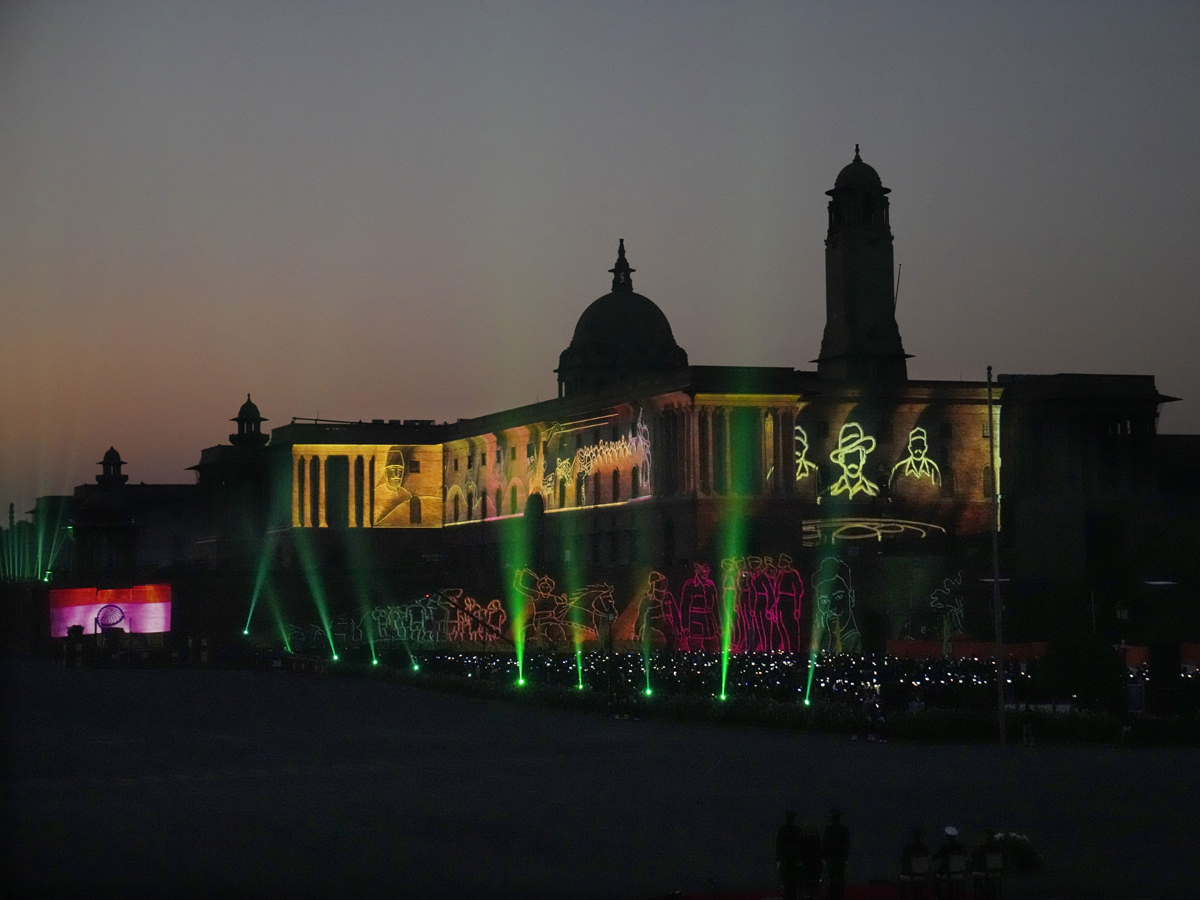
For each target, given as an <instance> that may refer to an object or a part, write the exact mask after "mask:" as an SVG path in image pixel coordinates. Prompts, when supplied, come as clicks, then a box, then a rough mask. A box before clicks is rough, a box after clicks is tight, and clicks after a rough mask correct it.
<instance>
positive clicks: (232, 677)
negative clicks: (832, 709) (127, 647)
mask: <svg viewBox="0 0 1200 900" xmlns="http://www.w3.org/2000/svg"><path fill="white" fill-rule="evenodd" d="M4 678H5V684H4V688H5V692H4V694H5V700H6V704H5V707H6V712H7V717H6V718H7V722H6V733H5V745H6V748H7V750H8V754H7V758H6V760H5V771H4V781H3V801H2V802H3V817H4V826H5V832H6V833H5V834H4V836H3V848H2V850H0V853H2V854H3V856H2V858H0V859H2V862H3V864H4V866H5V873H4V876H5V878H4V880H5V883H6V885H14V884H15V885H17V886H19V887H20V888H22V893H28V894H37V895H43V894H45V893H54V894H57V893H65V892H73V891H74V890H75V889H79V888H81V889H83V890H84V891H86V892H87V893H86V894H85V893H81V894H80V896H85V895H95V894H96V893H102V894H103V895H106V896H107V895H111V894H112V893H113V892H114V890H118V889H121V890H125V889H127V890H128V891H129V892H131V893H133V894H136V895H143V894H147V895H149V894H152V895H155V896H167V897H180V896H195V895H196V894H198V893H209V894H211V895H213V896H227V895H231V894H237V895H241V894H243V893H244V894H255V895H257V896H263V897H266V896H304V897H308V896H326V897H353V896H363V897H375V896H395V897H418V898H419V897H454V898H460V897H461V898H474V897H615V898H639V897H651V896H654V895H655V894H660V893H665V892H668V891H672V890H682V891H684V892H688V893H703V892H708V893H715V892H735V891H743V890H747V889H755V888H759V887H769V886H771V885H772V883H773V876H774V864H773V860H772V845H773V839H774V831H775V828H776V826H777V824H778V821H779V818H780V814H781V811H782V809H783V808H784V806H786V805H789V804H790V805H794V806H795V807H796V808H797V809H798V810H799V811H800V816H801V818H802V819H804V818H813V819H816V820H820V819H823V818H824V815H825V813H826V811H827V810H828V809H829V807H830V806H832V805H837V806H839V807H841V809H842V810H843V811H844V813H845V818H846V820H847V822H848V824H849V826H850V828H851V833H852V840H853V853H852V857H851V866H850V868H851V871H850V875H851V880H853V881H860V882H862V881H866V880H868V879H870V878H873V877H892V876H894V875H895V872H896V859H897V856H898V852H899V848H900V846H901V844H902V843H903V840H904V837H905V832H906V828H907V826H909V825H910V824H921V825H923V826H924V827H925V828H926V833H927V836H929V837H932V836H933V832H934V830H935V829H937V830H940V828H941V826H943V825H945V824H947V823H953V824H955V825H957V826H958V827H959V828H960V829H965V834H966V835H967V836H968V838H969V839H970V841H971V842H972V843H973V842H974V840H975V839H976V837H977V833H978V832H979V831H980V830H981V829H982V828H983V827H985V826H991V827H997V828H1011V829H1013V830H1017V831H1021V832H1025V833H1028V834H1029V835H1030V836H1031V837H1032V838H1033V840H1034V841H1035V843H1036V844H1037V845H1038V847H1039V848H1040V849H1041V850H1042V852H1043V854H1044V857H1045V860H1046V864H1045V868H1044V871H1043V872H1042V874H1041V875H1040V876H1038V877H1037V878H1036V879H1030V880H1020V881H1015V882H1012V883H1010V884H1009V890H1008V891H1007V892H1006V893H1007V895H1008V896H1009V897H1015V896H1036V897H1062V896H1064V895H1066V896H1077V897H1090V896H1109V897H1149V896H1164V895H1165V896H1179V897H1196V896H1200V750H1198V749H1114V748H1097V747H1079V748H1068V747H1033V748H1027V747H1012V748H1009V749H1008V751H1007V752H1001V751H1000V749H999V748H994V747H967V746H947V745H930V746H921V745H914V744H899V743H892V744H886V745H882V744H871V743H866V742H850V741H847V740H846V739H844V738H834V737H824V736H814V735H797V734H787V733H781V732H773V731H761V730H752V729H740V728H725V727H718V726H709V725H699V724H671V723H662V722H638V721H623V720H613V719H610V718H602V717H597V716H589V715H587V714H582V713H574V712H562V711H555V710H543V709H535V708H530V707H524V706H516V705H510V704H505V703H500V702H486V701H480V700H475V699H471V698H465V697H460V696H447V695H439V694H434V693H426V692H423V691H419V690H415V689H411V688H404V687H397V686H391V685H385V684H380V683H370V682H365V681H357V680H350V679H340V678H322V677H319V676H309V675H297V674H284V673H256V672H235V671H215V670H214V671H204V670H142V671H138V670H74V669H63V668H60V667H58V666H56V665H54V664H52V663H49V662H46V661H44V660H40V659H33V658H29V657H8V658H6V660H5V662H4Z"/></svg>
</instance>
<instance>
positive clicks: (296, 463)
mask: <svg viewBox="0 0 1200 900" xmlns="http://www.w3.org/2000/svg"><path fill="white" fill-rule="evenodd" d="M302 465H304V457H303V456H293V457H292V527H293V528H298V527H300V526H301V525H303V524H304V523H303V522H301V521H300V466H302Z"/></svg>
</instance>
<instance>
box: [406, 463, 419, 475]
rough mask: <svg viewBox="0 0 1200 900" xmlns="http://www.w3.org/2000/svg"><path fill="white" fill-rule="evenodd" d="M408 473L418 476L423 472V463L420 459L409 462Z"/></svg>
mask: <svg viewBox="0 0 1200 900" xmlns="http://www.w3.org/2000/svg"><path fill="white" fill-rule="evenodd" d="M408 471H410V472H412V473H414V474H416V473H417V472H420V471H421V461H420V460H419V459H410V460H409V461H408Z"/></svg>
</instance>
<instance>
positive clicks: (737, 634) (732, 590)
mask: <svg viewBox="0 0 1200 900" xmlns="http://www.w3.org/2000/svg"><path fill="white" fill-rule="evenodd" d="M739 562H740V560H735V559H729V558H726V559H723V560H721V622H720V625H719V627H720V628H729V629H730V635H729V652H730V653H741V652H742V651H743V650H745V649H746V631H745V627H744V626H743V624H742V615H741V607H742V602H741V601H742V596H741V588H742V584H741V581H742V578H741V575H742V573H741V567H740V566H739ZM727 616H728V617H729V619H730V620H731V621H729V622H726V621H725V617H727Z"/></svg>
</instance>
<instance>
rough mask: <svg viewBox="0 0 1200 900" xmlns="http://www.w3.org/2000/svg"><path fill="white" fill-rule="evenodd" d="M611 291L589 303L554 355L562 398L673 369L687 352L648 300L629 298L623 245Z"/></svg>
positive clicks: (681, 364) (630, 286)
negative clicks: (565, 343)
mask: <svg viewBox="0 0 1200 900" xmlns="http://www.w3.org/2000/svg"><path fill="white" fill-rule="evenodd" d="M609 271H610V272H612V273H613V282H612V291H611V292H610V293H607V294H605V295H604V296H603V297H600V298H599V299H597V300H596V301H594V302H593V303H592V304H591V305H590V306H588V308H587V309H585V310H584V311H583V315H581V316H580V317H579V321H578V322H577V323H576V325H575V334H574V335H573V336H572V338H571V346H569V347H568V348H567V349H566V350H564V351H563V352H562V354H561V356H559V364H558V369H557V372H558V382H559V387H560V389H561V392H562V394H563V395H566V394H572V393H577V392H579V391H584V390H593V389H597V388H602V387H605V386H607V385H610V384H614V383H616V382H619V381H623V380H625V379H627V378H631V377H636V376H639V375H644V374H649V373H652V372H665V371H670V370H672V369H679V368H682V367H684V366H686V365H687V364H688V362H687V353H686V352H685V351H684V350H683V348H682V347H680V346H679V345H678V344H676V343H675V335H674V334H672V333H671V323H670V322H668V321H667V317H666V316H665V315H664V314H663V311H662V310H661V309H659V308H658V306H657V305H655V303H654V301H653V300H651V299H650V298H649V297H643V296H642V295H641V294H637V293H634V290H633V281H632V279H631V278H630V276H631V275H632V274H633V273H634V272H635V271H637V270H636V269H632V268H630V266H629V263H628V261H626V259H625V241H624V240H622V241H621V242H620V244H619V245H618V247H617V262H616V265H614V266H613V267H612V268H611V269H609Z"/></svg>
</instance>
